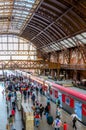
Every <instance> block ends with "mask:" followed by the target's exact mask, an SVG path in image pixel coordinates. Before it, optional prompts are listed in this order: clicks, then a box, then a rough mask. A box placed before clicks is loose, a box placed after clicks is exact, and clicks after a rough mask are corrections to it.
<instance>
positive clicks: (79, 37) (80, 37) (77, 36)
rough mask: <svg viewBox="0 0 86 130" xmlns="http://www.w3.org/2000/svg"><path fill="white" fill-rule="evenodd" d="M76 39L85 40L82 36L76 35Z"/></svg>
mask: <svg viewBox="0 0 86 130" xmlns="http://www.w3.org/2000/svg"><path fill="white" fill-rule="evenodd" d="M75 37H76V38H78V39H80V40H81V39H83V37H82V35H76V36H75Z"/></svg>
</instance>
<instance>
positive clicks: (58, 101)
mask: <svg viewBox="0 0 86 130" xmlns="http://www.w3.org/2000/svg"><path fill="white" fill-rule="evenodd" d="M56 106H59V107H60V99H59V97H57V99H56Z"/></svg>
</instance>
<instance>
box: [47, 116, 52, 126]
mask: <svg viewBox="0 0 86 130" xmlns="http://www.w3.org/2000/svg"><path fill="white" fill-rule="evenodd" d="M47 123H48V124H49V125H52V123H53V117H52V116H48V117H47Z"/></svg>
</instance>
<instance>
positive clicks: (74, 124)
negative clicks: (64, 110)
mask: <svg viewBox="0 0 86 130" xmlns="http://www.w3.org/2000/svg"><path fill="white" fill-rule="evenodd" d="M71 117H72V123H73V128H75V130H77V127H76V122H77V120H78V117H77V115H76V114H75V113H73V114H72V115H71Z"/></svg>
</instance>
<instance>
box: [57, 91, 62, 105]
mask: <svg viewBox="0 0 86 130" xmlns="http://www.w3.org/2000/svg"><path fill="white" fill-rule="evenodd" d="M58 97H59V99H60V107H62V93H61V92H59V91H58Z"/></svg>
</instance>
